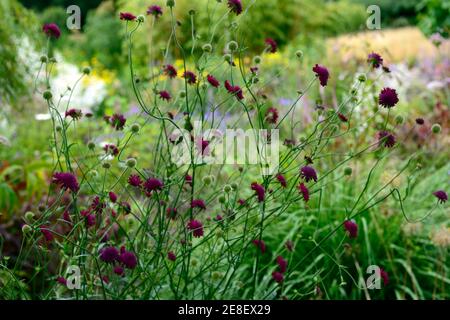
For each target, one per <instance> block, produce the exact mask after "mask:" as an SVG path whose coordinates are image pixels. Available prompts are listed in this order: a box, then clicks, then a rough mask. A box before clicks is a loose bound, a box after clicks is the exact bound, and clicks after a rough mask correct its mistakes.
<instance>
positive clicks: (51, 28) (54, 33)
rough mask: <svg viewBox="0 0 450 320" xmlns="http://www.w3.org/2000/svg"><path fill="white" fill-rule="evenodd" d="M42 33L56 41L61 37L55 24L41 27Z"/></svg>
mask: <svg viewBox="0 0 450 320" xmlns="http://www.w3.org/2000/svg"><path fill="white" fill-rule="evenodd" d="M42 31H44V33H45V34H46V35H47V36H48V37H53V38H55V39H58V38H59V37H60V36H61V30H60V29H59V27H58V25H57V24H56V23H46V24H44V25H43V26H42Z"/></svg>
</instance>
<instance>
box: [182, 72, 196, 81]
mask: <svg viewBox="0 0 450 320" xmlns="http://www.w3.org/2000/svg"><path fill="white" fill-rule="evenodd" d="M183 78H185V79H186V81H187V83H189V84H195V83H196V82H197V76H196V75H195V73H193V72H192V71H185V72H184V73H183Z"/></svg>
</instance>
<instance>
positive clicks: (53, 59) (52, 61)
mask: <svg viewBox="0 0 450 320" xmlns="http://www.w3.org/2000/svg"><path fill="white" fill-rule="evenodd" d="M48 61H50V62H51V63H56V62H57V61H56V58H55V57H51V58H50V59H48Z"/></svg>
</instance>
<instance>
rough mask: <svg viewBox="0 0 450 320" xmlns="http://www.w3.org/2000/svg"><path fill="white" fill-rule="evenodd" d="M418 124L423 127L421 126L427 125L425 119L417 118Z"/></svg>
mask: <svg viewBox="0 0 450 320" xmlns="http://www.w3.org/2000/svg"><path fill="white" fill-rule="evenodd" d="M416 123H417V124H418V125H419V126H421V125H423V124H424V123H425V120H423V118H417V119H416Z"/></svg>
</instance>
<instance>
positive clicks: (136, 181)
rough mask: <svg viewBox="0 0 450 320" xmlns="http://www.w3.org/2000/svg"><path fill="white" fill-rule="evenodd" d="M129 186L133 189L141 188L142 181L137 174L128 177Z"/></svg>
mask: <svg viewBox="0 0 450 320" xmlns="http://www.w3.org/2000/svg"><path fill="white" fill-rule="evenodd" d="M128 184H129V185H130V186H133V187H140V186H141V184H142V179H141V177H139V176H138V175H136V174H132V175H130V176H129V177H128Z"/></svg>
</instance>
